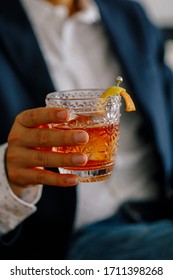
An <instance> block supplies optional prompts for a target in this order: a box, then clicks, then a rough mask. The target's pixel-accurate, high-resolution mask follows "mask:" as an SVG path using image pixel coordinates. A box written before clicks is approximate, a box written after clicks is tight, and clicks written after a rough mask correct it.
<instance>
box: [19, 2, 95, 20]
mask: <svg viewBox="0 0 173 280" xmlns="http://www.w3.org/2000/svg"><path fill="white" fill-rule="evenodd" d="M20 1H21V3H22V4H23V5H24V7H25V8H26V10H27V11H28V12H29V13H30V14H35V13H38V11H39V17H40V18H43V19H46V18H49V17H50V16H51V17H54V18H55V19H56V20H58V21H65V20H67V19H69V17H68V10H67V8H66V7H65V6H63V5H57V6H53V5H52V4H51V3H49V2H48V1H45V0H20ZM37 16H38V14H37ZM70 18H71V19H73V20H77V21H79V22H84V23H87V24H92V23H95V22H97V21H99V19H100V13H99V9H98V7H97V6H96V4H95V2H94V1H93V0H90V1H89V2H88V3H87V6H86V8H85V9H84V10H82V11H79V12H77V13H75V14H74V15H72V16H71V17H70Z"/></svg>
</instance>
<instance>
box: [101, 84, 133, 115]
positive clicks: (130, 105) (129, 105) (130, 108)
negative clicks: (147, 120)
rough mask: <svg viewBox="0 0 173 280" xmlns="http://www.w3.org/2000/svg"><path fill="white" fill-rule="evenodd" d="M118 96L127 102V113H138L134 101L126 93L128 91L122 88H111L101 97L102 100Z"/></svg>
mask: <svg viewBox="0 0 173 280" xmlns="http://www.w3.org/2000/svg"><path fill="white" fill-rule="evenodd" d="M117 94H120V95H121V96H122V97H123V99H124V101H125V105H126V108H125V110H126V111H127V112H131V111H136V107H135V104H134V102H133V100H132V98H131V97H130V95H129V94H128V93H127V92H126V90H125V89H124V88H122V87H119V86H112V87H109V88H108V89H107V90H106V91H105V92H104V93H103V94H102V95H101V98H108V97H110V96H113V95H117Z"/></svg>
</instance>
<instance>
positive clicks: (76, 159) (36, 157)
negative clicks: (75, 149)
mask: <svg viewBox="0 0 173 280" xmlns="http://www.w3.org/2000/svg"><path fill="white" fill-rule="evenodd" d="M86 163H87V156H86V155H85V154H82V153H75V154H74V153H66V154H62V153H56V152H49V151H42V150H28V151H25V150H24V149H23V152H22V150H21V149H20V157H18V156H16V157H15V158H14V157H13V164H14V165H18V166H22V167H35V166H40V167H64V166H83V165H85V164H86Z"/></svg>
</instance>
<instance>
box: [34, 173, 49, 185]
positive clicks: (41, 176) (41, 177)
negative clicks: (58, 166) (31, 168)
mask: <svg viewBox="0 0 173 280" xmlns="http://www.w3.org/2000/svg"><path fill="white" fill-rule="evenodd" d="M46 177H47V174H46V173H44V172H41V171H36V172H35V176H34V178H35V180H34V181H35V183H36V184H37V185H38V184H45V182H46Z"/></svg>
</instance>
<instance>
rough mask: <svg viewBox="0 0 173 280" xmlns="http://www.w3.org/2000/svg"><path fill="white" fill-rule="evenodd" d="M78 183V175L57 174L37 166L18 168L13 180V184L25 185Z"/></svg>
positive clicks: (63, 185) (71, 184) (69, 184)
mask: <svg viewBox="0 0 173 280" xmlns="http://www.w3.org/2000/svg"><path fill="white" fill-rule="evenodd" d="M77 183H78V177H77V176H76V175H72V174H68V175H65V174H59V173H55V172H52V171H49V170H42V169H39V168H32V169H20V171H18V173H17V176H16V177H15V179H14V180H13V185H14V184H16V185H17V186H18V187H21V188H22V187H26V186H31V185H40V184H41V185H50V186H62V187H70V186H74V185H76V184H77Z"/></svg>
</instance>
